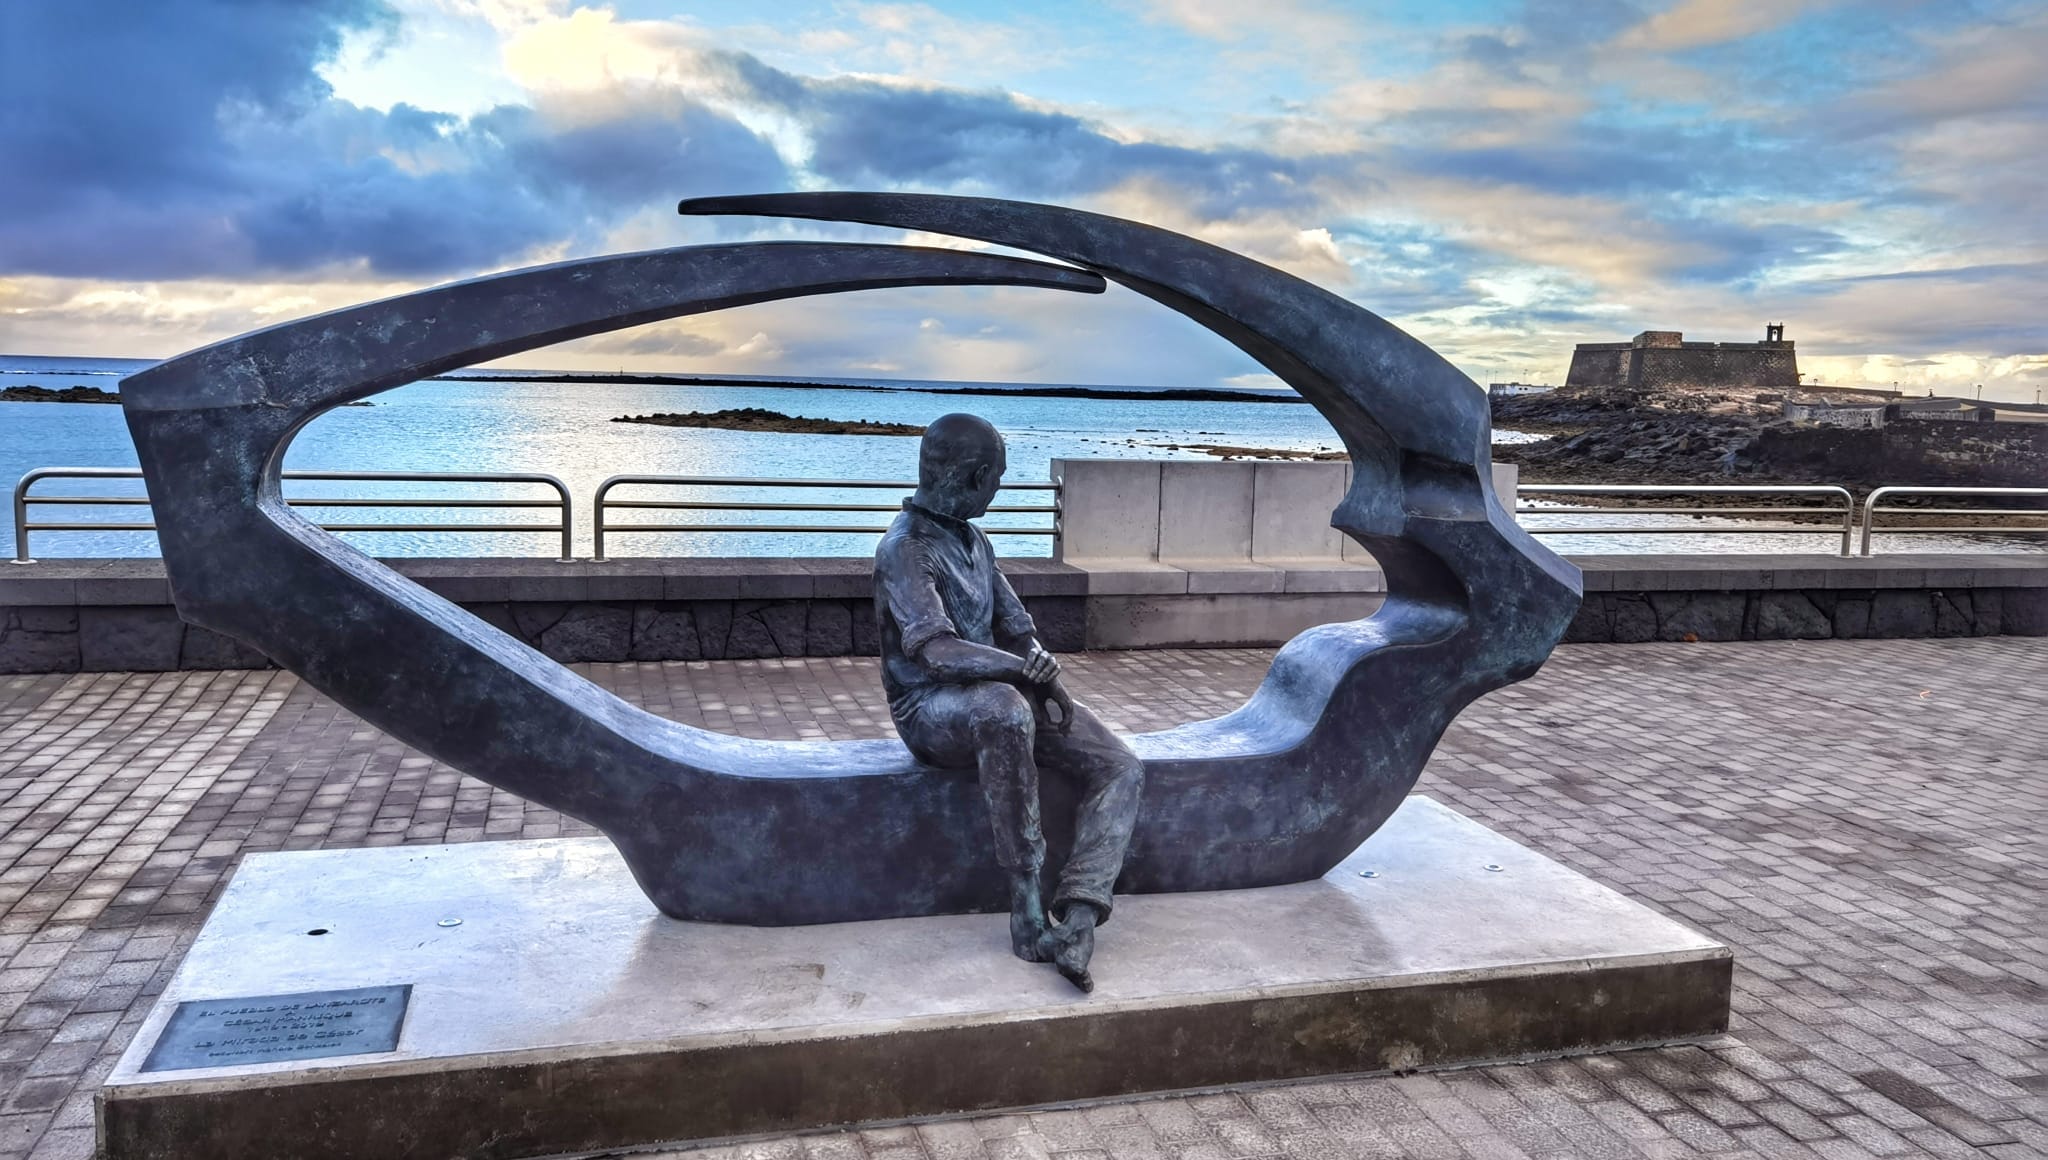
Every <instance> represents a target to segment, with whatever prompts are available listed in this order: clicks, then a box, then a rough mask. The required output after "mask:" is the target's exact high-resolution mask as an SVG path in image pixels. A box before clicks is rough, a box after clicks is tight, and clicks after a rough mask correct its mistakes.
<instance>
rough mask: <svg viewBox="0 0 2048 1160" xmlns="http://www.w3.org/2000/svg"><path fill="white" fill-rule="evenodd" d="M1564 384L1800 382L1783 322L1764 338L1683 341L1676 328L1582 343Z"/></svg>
mask: <svg viewBox="0 0 2048 1160" xmlns="http://www.w3.org/2000/svg"><path fill="white" fill-rule="evenodd" d="M1564 385H1565V386H1567V387H1632V388H1638V389H1657V388H1663V387H1785V388H1794V387H1797V386H1798V385H1799V360H1798V357H1797V356H1796V355H1794V354H1793V352H1792V342H1791V340H1790V339H1787V338H1786V337H1785V325H1784V324H1783V323H1780V322H1773V323H1771V324H1770V325H1768V326H1766V327H1765V328H1764V340H1763V341H1762V342H1686V341H1685V336H1684V335H1683V334H1681V333H1680V332H1678V331H1676V330H1646V331H1644V332H1642V333H1641V334H1638V335H1636V336H1635V337H1634V338H1632V339H1630V340H1629V341H1627V342H1582V343H1580V344H1579V345H1578V347H1577V348H1576V349H1574V350H1573V351H1572V369H1571V371H1570V372H1569V373H1567V374H1566V375H1565V380H1564Z"/></svg>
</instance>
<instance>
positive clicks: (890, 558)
mask: <svg viewBox="0 0 2048 1160" xmlns="http://www.w3.org/2000/svg"><path fill="white" fill-rule="evenodd" d="M934 567H935V565H934V564H933V563H932V561H931V559H930V557H928V556H926V555H925V554H924V553H923V552H922V551H920V550H919V549H918V547H917V546H916V544H914V543H912V542H910V541H908V540H897V539H893V538H892V539H888V540H884V541H883V544H882V547H881V550H880V551H878V552H877V553H876V555H875V584H876V587H877V590H878V592H879V594H880V596H881V604H882V607H883V609H884V610H885V611H886V612H887V614H888V616H889V617H890V618H891V619H893V620H894V621H895V622H896V630H897V632H898V633H899V634H901V637H902V641H903V651H904V653H905V654H906V655H908V656H911V657H915V658H916V659H917V661H918V663H919V664H921V665H923V666H924V667H925V671H926V672H928V673H930V674H931V675H932V676H933V677H934V678H936V679H938V680H939V681H941V682H944V683H945V684H949V685H967V684H973V683H974V682H976V681H1002V682H1004V683H1006V684H1011V685H1017V686H1020V687H1026V686H1029V685H1030V684H1031V683H1032V677H1031V676H1030V675H1029V674H1028V673H1027V666H1028V665H1029V663H1030V662H1028V661H1027V660H1026V658H1024V657H1021V656H1017V655H1015V654H1013V653H1009V652H1005V651H1003V650H1002V649H999V648H992V647H990V646H988V645H985V644H975V643H974V642H973V641H969V640H962V639H960V634H959V630H958V629H957V628H956V627H955V626H954V624H953V618H952V616H951V615H949V614H948V613H947V612H946V604H945V601H944V600H942V599H940V598H939V585H938V577H937V576H935V575H933V573H932V569H933V568H934ZM1012 599H1015V597H1014V595H1013V596H1012ZM1048 655H1049V654H1048Z"/></svg>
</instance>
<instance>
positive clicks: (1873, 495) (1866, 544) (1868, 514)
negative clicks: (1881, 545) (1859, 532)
mask: <svg viewBox="0 0 2048 1160" xmlns="http://www.w3.org/2000/svg"><path fill="white" fill-rule="evenodd" d="M1890 490H1892V489H1891V488H1889V487H1876V488H1872V489H1871V491H1870V494H1869V495H1868V496H1866V497H1864V500H1863V551H1862V554H1863V555H1865V556H1868V555H1870V533H1871V532H1872V531H1874V530H1875V529H1873V528H1872V527H1871V526H1870V525H1871V524H1872V522H1874V521H1875V520H1876V519H1877V500H1878V497H1879V496H1881V495H1883V494H1884V493H1886V492H1888V491H1890Z"/></svg>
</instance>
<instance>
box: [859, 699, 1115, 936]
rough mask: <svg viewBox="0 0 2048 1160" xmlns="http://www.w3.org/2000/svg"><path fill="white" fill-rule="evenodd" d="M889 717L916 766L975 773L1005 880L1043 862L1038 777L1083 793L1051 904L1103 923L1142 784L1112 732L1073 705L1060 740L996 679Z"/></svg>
mask: <svg viewBox="0 0 2048 1160" xmlns="http://www.w3.org/2000/svg"><path fill="white" fill-rule="evenodd" d="M891 709H892V710H893V715H894V716H895V718H896V731H897V733H899V734H900V735H901V736H902V738H903V743H904V744H905V745H907V746H908V747H909V748H910V752H911V753H912V754H913V755H915V756H916V757H917V759H918V760H919V761H922V762H925V763H926V764H928V765H936V766H939V767H941V768H947V769H964V768H973V769H975V770H976V771H978V772H979V774H980V775H981V788H982V793H983V794H984V795H985V796H986V797H987V799H988V812H989V821H990V823H991V825H992V826H993V828H994V832H995V835H994V836H995V849H996V862H997V863H998V864H1000V865H1001V866H1002V867H1003V869H1005V870H1008V871H1010V872H1012V873H1020V872H1023V871H1027V870H1038V869H1040V868H1041V867H1043V866H1044V864H1045V835H1044V832H1043V831H1042V830H1041V828H1040V826H1039V800H1038V775H1039V770H1041V769H1045V770H1050V771H1051V772H1053V773H1054V774H1056V775H1059V776H1064V777H1069V778H1072V779H1073V781H1074V783H1075V788H1076V789H1077V790H1079V791H1080V792H1079V796H1080V804H1079V807H1078V809H1077V811H1076V816H1075V818H1074V849H1073V852H1072V853H1071V854H1069V855H1068V856H1067V864H1066V865H1065V866H1063V867H1061V868H1060V878H1059V885H1058V887H1057V889H1056V890H1055V891H1054V893H1053V897H1052V906H1053V908H1054V910H1055V911H1057V910H1058V909H1059V908H1060V907H1062V906H1064V905H1065V904H1066V903H1069V902H1087V903H1092V904H1093V905H1094V906H1095V907H1096V908H1097V909H1098V910H1100V911H1101V913H1102V917H1103V918H1104V919H1105V920H1106V919H1107V918H1108V917H1109V912H1110V909H1111V907H1112V905H1113V903H1112V899H1111V891H1112V889H1113V888H1114V887H1115V886H1116V879H1117V875H1118V874H1120V873H1122V872H1123V866H1124V854H1125V853H1126V852H1127V851H1129V849H1130V845H1131V829H1132V827H1133V826H1135V825H1136V824H1137V821H1138V797H1139V794H1140V792H1141V791H1142V790H1143V788H1144V783H1145V766H1144V763H1143V762H1142V761H1140V760H1139V759H1138V756H1137V755H1136V754H1135V753H1132V752H1131V750H1130V747H1129V746H1127V745H1125V744H1124V743H1123V740H1122V739H1121V738H1119V737H1118V736H1117V735H1116V734H1114V733H1112V732H1110V730H1109V726H1107V725H1104V724H1103V723H1102V721H1101V719H1100V718H1098V717H1096V716H1095V714H1093V713H1091V712H1089V711H1088V710H1087V709H1084V708H1082V707H1081V706H1079V705H1076V706H1074V720H1073V724H1072V725H1071V727H1070V728H1068V729H1067V731H1066V732H1064V733H1062V732H1061V731H1060V727H1059V725H1058V724H1057V723H1055V722H1053V721H1051V720H1050V719H1048V718H1047V717H1046V716H1045V715H1044V710H1043V706H1034V705H1032V704H1031V703H1030V702H1028V701H1027V700H1026V699H1025V697H1024V695H1023V694H1022V693H1019V692H1018V691H1017V690H1016V689H1015V688H1012V687H1011V686H1009V685H1005V684H999V683H997V682H993V681H985V682H979V683H975V684H967V685H940V686H935V687H930V688H925V689H919V690H916V691H914V692H913V693H912V694H911V695H909V696H907V697H905V698H903V703H902V704H900V705H892V706H891Z"/></svg>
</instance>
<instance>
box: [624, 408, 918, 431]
mask: <svg viewBox="0 0 2048 1160" xmlns="http://www.w3.org/2000/svg"><path fill="white" fill-rule="evenodd" d="M612 422H614V423H647V424H650V425H652V426H655V427H700V428H715V429H717V430H720V431H768V432H774V433H776V434H782V435H922V434H924V428H922V427H920V426H918V425H916V424H915V423H876V422H870V421H869V420H867V419H810V418H806V417H804V416H802V415H785V414H783V413H782V412H780V411H770V410H768V409H767V408H765V407H731V408H728V409H726V410H723V411H686V412H683V413H681V414H674V413H670V412H665V411H664V412H658V413H656V414H652V415H621V416H619V417H618V418H616V419H613V420H612Z"/></svg>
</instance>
